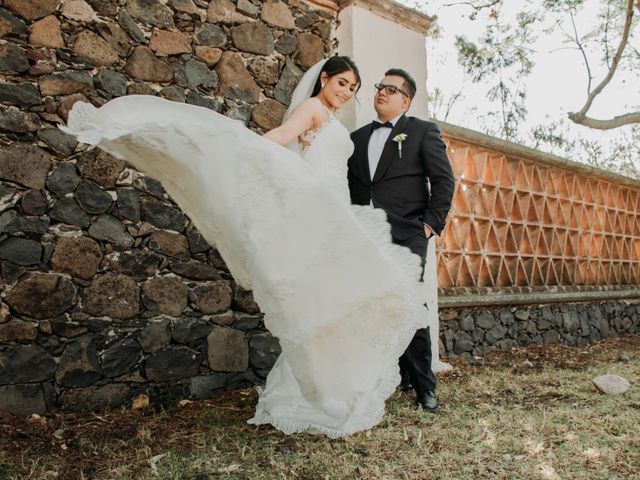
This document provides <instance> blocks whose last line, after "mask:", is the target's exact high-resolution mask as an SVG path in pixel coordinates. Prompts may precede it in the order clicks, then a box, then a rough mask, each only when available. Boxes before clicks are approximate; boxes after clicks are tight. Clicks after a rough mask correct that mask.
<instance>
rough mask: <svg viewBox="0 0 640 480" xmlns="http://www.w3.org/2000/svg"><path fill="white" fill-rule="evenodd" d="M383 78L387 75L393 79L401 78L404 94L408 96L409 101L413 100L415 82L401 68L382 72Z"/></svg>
mask: <svg viewBox="0 0 640 480" xmlns="http://www.w3.org/2000/svg"><path fill="white" fill-rule="evenodd" d="M384 75H385V77H386V76H387V75H393V76H394V77H402V78H403V79H404V89H405V91H406V93H407V94H408V95H409V99H410V100H413V97H415V95H416V90H417V88H416V81H415V80H414V79H413V77H412V76H411V75H409V73H408V72H406V71H405V70H402V69H401V68H390V69H389V70H387V71H386V72H384Z"/></svg>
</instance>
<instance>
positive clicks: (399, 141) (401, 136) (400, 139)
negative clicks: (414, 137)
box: [393, 133, 407, 158]
mask: <svg viewBox="0 0 640 480" xmlns="http://www.w3.org/2000/svg"><path fill="white" fill-rule="evenodd" d="M406 139H407V134H406V133H399V134H398V135H396V136H395V137H393V141H394V142H396V143H397V144H398V155H399V156H400V158H402V142H404V141H405V140H406Z"/></svg>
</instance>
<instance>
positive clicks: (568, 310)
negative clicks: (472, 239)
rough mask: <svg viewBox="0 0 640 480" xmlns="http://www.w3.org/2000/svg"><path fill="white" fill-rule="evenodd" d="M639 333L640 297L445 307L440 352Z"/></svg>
mask: <svg viewBox="0 0 640 480" xmlns="http://www.w3.org/2000/svg"><path fill="white" fill-rule="evenodd" d="M638 334H640V303H638V302H637V301H635V302H622V301H618V302H603V303H562V304H552V305H535V306H522V305H521V306H518V307H511V308H509V307H505V308H494V309H486V308H474V309H471V308H469V309H441V310H440V342H441V343H440V352H446V354H447V355H450V356H454V357H455V356H461V357H467V358H469V357H471V356H472V355H473V356H483V355H485V354H487V353H489V352H491V351H492V350H496V349H503V350H504V349H509V348H513V347H522V346H529V345H545V346H547V345H552V344H557V343H562V344H565V345H570V346H577V347H582V346H585V345H587V344H589V343H591V342H597V341H600V340H604V339H606V338H613V337H618V336H625V335H638Z"/></svg>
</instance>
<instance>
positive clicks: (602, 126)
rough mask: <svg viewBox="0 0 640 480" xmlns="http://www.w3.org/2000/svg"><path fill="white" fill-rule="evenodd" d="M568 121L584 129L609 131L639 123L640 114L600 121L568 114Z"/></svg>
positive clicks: (635, 113) (628, 114)
mask: <svg viewBox="0 0 640 480" xmlns="http://www.w3.org/2000/svg"><path fill="white" fill-rule="evenodd" d="M569 119H570V120H571V121H572V122H574V123H577V124H579V125H584V126H585V127H589V128H595V129H597V130H611V129H613V128H618V127H622V126H624V125H631V124H634V123H640V112H632V113H626V114H624V115H618V116H616V117H613V118H611V119H609V120H600V119H596V118H590V117H587V116H586V115H582V116H581V117H578V114H577V113H570V114H569Z"/></svg>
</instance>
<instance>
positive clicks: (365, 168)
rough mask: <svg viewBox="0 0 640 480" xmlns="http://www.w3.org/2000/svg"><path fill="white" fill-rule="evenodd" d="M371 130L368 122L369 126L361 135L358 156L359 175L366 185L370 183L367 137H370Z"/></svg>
mask: <svg viewBox="0 0 640 480" xmlns="http://www.w3.org/2000/svg"><path fill="white" fill-rule="evenodd" d="M372 132H373V130H371V124H369V128H366V129H365V130H364V132H363V135H362V137H363V140H362V143H361V145H362V147H361V148H362V150H361V152H360V155H359V158H358V162H359V169H360V172H361V176H362V179H363V180H364V181H365V183H366V184H367V185H371V171H370V170H369V139H370V138H371V133H372Z"/></svg>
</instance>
